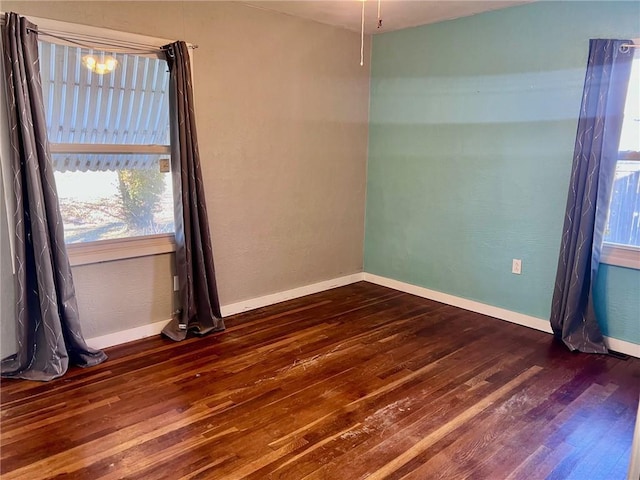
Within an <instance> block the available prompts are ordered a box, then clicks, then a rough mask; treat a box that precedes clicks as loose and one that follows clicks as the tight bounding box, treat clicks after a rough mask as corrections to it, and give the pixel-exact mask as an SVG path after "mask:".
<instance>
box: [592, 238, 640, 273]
mask: <svg viewBox="0 0 640 480" xmlns="http://www.w3.org/2000/svg"><path fill="white" fill-rule="evenodd" d="M600 263H606V264H607V265H615V266H617V267H625V268H634V269H636V270H640V248H637V247H630V246H627V245H618V244H615V243H605V244H604V245H603V246H602V254H601V256H600Z"/></svg>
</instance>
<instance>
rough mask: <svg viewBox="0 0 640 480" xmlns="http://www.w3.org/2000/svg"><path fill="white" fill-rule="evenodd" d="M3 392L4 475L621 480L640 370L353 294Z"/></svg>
mask: <svg viewBox="0 0 640 480" xmlns="http://www.w3.org/2000/svg"><path fill="white" fill-rule="evenodd" d="M227 327H228V328H227V330H226V331H225V332H223V333H220V334H217V335H215V336H210V337H205V338H200V339H189V340H187V341H185V342H182V343H173V342H170V341H168V340H165V339H163V338H160V337H154V338H151V339H146V340H141V341H138V342H133V343H130V344H126V345H122V346H119V347H115V348H111V349H109V350H108V351H107V353H108V354H109V357H110V358H109V360H108V361H107V362H106V363H104V364H102V365H99V366H97V367H93V368H90V369H86V370H83V369H77V368H75V369H72V370H70V372H69V373H68V374H67V375H66V376H65V377H63V378H61V379H58V380H55V381H53V382H49V383H35V382H27V381H9V380H3V381H2V385H1V389H0V390H1V397H0V398H1V409H2V417H1V424H0V425H1V475H2V479H3V480H5V479H6V480H10V479H40V478H73V479H91V480H93V479H117V478H131V479H179V478H185V479H232V478H250V479H271V478H273V479H296V480H297V479H302V478H309V479H340V480H352V479H358V478H372V479H381V478H385V479H400V478H411V479H436V478H442V479H463V478H476V479H492V480H494V479H495V480H500V479H527V480H528V479H538V478H547V479H568V478H571V479H579V480H595V479H607V480H612V479H623V478H625V477H626V471H627V466H628V461H629V453H630V448H631V441H632V435H633V428H634V421H635V412H636V406H637V402H638V394H639V391H640V360H638V359H633V358H631V359H628V360H626V361H625V360H619V359H616V358H613V357H608V356H595V355H586V354H572V353H570V352H568V351H566V350H565V348H564V347H562V346H561V345H559V344H557V343H555V342H554V341H553V340H552V337H551V336H550V335H547V334H544V333H540V332H536V331H533V330H530V329H527V328H524V327H520V326H517V325H512V324H509V323H506V322H502V321H500V320H495V319H492V318H488V317H485V316H482V315H479V314H475V313H471V312H467V311H464V310H460V309H457V308H454V307H450V306H446V305H442V304H439V303H436V302H432V301H429V300H425V299H422V298H418V297H414V296H411V295H407V294H404V293H400V292H396V291H393V290H390V289H387V288H383V287H379V286H376V285H372V284H368V283H364V282H361V283H357V284H354V285H350V286H347V287H342V288H338V289H334V290H331V291H328V292H323V293H319V294H316V295H311V296H309V297H305V298H301V299H297V300H292V301H289V302H285V303H281V304H278V305H274V306H271V307H267V308H262V309H259V310H255V311H252V312H249V313H246V314H243V315H238V316H235V317H232V318H230V319H228V320H227Z"/></svg>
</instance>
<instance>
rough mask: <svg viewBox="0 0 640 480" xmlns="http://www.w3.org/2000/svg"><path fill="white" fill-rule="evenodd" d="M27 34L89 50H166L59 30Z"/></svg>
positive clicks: (192, 45) (35, 30)
mask: <svg viewBox="0 0 640 480" xmlns="http://www.w3.org/2000/svg"><path fill="white" fill-rule="evenodd" d="M27 32H29V33H35V34H37V35H42V36H46V37H52V38H57V39H58V40H63V41H66V42H69V43H73V44H76V45H79V46H83V47H88V48H90V47H98V48H104V47H116V48H127V49H132V50H136V51H143V52H151V53H157V52H162V51H163V50H164V48H163V46H158V45H149V44H144V43H136V42H131V41H125V40H115V39H112V38H105V37H98V36H94V35H88V34H80V33H70V32H63V31H57V30H41V29H39V28H27ZM82 42H84V43H82ZM87 43H88V44H87ZM187 47H188V48H190V49H196V48H198V45H194V44H190V43H188V44H187Z"/></svg>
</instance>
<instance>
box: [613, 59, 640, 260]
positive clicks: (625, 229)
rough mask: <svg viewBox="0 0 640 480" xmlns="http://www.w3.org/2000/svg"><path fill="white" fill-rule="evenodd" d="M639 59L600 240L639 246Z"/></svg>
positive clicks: (628, 91)
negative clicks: (602, 235) (603, 232)
mask: <svg viewBox="0 0 640 480" xmlns="http://www.w3.org/2000/svg"><path fill="white" fill-rule="evenodd" d="M638 85H640V58H635V59H634V60H633V63H632V66H631V78H630V79H629V88H628V90H627V100H626V103H625V108H624V121H623V124H622V134H621V136H620V146H619V148H618V150H619V151H620V152H621V153H620V154H619V160H618V163H617V166H616V174H615V179H614V183H613V190H612V192H611V205H610V207H609V219H608V222H607V228H606V230H605V237H604V241H605V242H607V243H614V244H619V245H626V246H636V247H640V153H638V152H640V89H639V88H638Z"/></svg>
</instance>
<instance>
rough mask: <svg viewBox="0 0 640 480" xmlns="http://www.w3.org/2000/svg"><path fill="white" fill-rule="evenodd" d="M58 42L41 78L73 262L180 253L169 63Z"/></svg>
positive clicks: (49, 45) (48, 44)
mask: <svg viewBox="0 0 640 480" xmlns="http://www.w3.org/2000/svg"><path fill="white" fill-rule="evenodd" d="M51 40H52V39H51V38H50V37H47V36H44V35H42V36H41V37H40V39H39V54H40V71H41V78H42V90H43V100H44V106H45V115H46V121H47V129H48V137H49V141H50V144H51V157H52V162H53V166H54V171H55V173H54V175H55V180H56V187H57V190H58V196H59V200H60V210H61V213H62V217H63V221H64V226H65V241H66V243H67V245H68V250H69V256H70V259H71V263H72V264H82V263H93V261H103V260H112V259H116V258H127V257H133V256H139V255H145V254H154V253H163V252H166V251H172V250H173V249H174V246H173V231H174V225H173V195H172V180H171V173H170V161H169V159H170V139H169V137H170V135H169V101H168V87H169V72H168V67H167V63H166V61H165V60H164V58H160V56H159V55H156V54H152V53H150V54H146V53H143V54H137V53H136V54H134V53H130V52H126V53H122V52H119V51H115V52H114V51H108V50H97V49H88V48H84V47H80V46H78V45H74V44H65V43H64V42H62V41H61V42H60V43H58V40H57V39H56V38H53V42H52V41H51ZM157 44H162V43H157ZM105 254H106V257H105ZM96 255H97V256H96Z"/></svg>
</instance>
